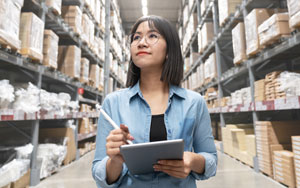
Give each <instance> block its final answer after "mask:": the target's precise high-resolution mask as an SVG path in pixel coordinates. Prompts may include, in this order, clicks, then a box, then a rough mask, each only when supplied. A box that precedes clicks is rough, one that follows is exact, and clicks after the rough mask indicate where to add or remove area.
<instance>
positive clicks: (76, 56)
mask: <svg viewBox="0 0 300 188" xmlns="http://www.w3.org/2000/svg"><path fill="white" fill-rule="evenodd" d="M80 60H81V50H80V48H78V47H77V46H74V45H73V46H59V48H58V70H59V71H61V72H62V73H64V74H66V75H68V76H70V77H72V78H76V79H79V78H80V69H81V66H80Z"/></svg>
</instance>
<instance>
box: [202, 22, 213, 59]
mask: <svg viewBox="0 0 300 188" xmlns="http://www.w3.org/2000/svg"><path fill="white" fill-rule="evenodd" d="M199 33H201V37H199V39H198V46H199V52H200V53H203V52H204V50H205V49H206V48H207V47H208V45H209V44H210V42H211V41H212V40H213V38H214V25H213V22H205V23H204V24H203V26H202V28H201V30H200V32H199Z"/></svg>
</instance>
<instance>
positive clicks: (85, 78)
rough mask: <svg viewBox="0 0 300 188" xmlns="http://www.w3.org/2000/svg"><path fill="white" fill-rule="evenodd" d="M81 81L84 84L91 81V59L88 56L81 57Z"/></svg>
mask: <svg viewBox="0 0 300 188" xmlns="http://www.w3.org/2000/svg"><path fill="white" fill-rule="evenodd" d="M80 62H81V70H80V82H81V83H84V84H88V83H89V69H90V61H89V60H88V59H86V58H81V61H80Z"/></svg>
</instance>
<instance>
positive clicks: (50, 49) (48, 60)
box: [43, 30, 59, 69]
mask: <svg viewBox="0 0 300 188" xmlns="http://www.w3.org/2000/svg"><path fill="white" fill-rule="evenodd" d="M58 40H59V38H58V36H57V35H56V34H55V33H54V32H53V31H52V30H45V31H44V47H43V56H44V58H43V65H45V66H47V67H51V68H53V69H57V56H58Z"/></svg>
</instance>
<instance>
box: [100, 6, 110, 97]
mask: <svg viewBox="0 0 300 188" xmlns="http://www.w3.org/2000/svg"><path fill="white" fill-rule="evenodd" d="M104 41H105V42H104V43H105V62H104V91H103V99H102V100H104V98H105V97H106V96H107V94H108V86H109V82H110V79H109V75H110V70H109V66H110V63H111V62H110V58H109V52H110V0H105V36H104Z"/></svg>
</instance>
